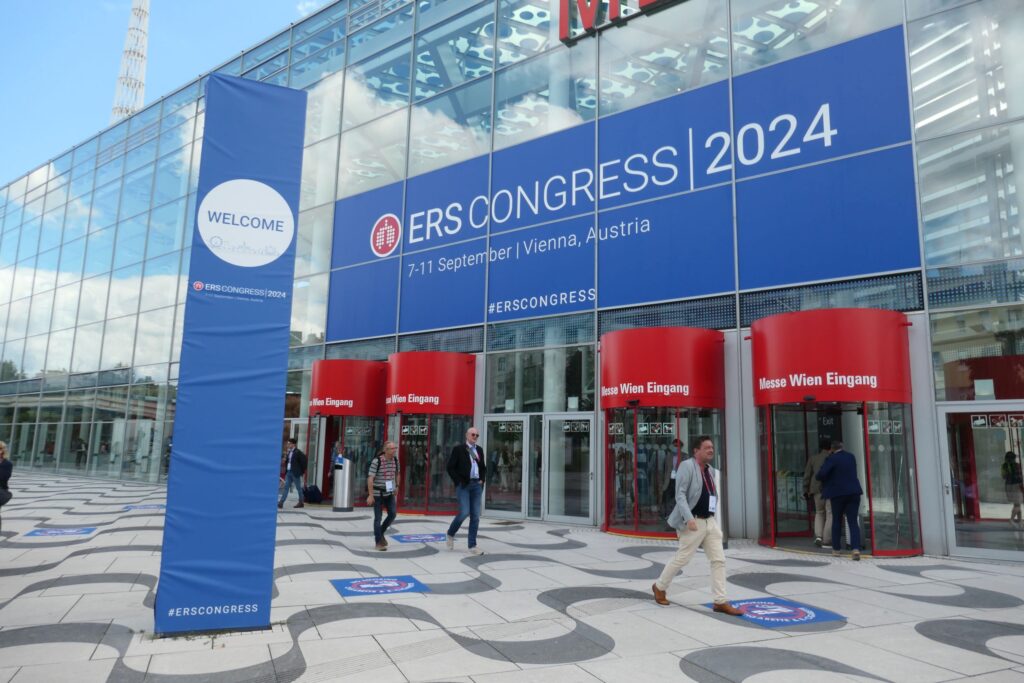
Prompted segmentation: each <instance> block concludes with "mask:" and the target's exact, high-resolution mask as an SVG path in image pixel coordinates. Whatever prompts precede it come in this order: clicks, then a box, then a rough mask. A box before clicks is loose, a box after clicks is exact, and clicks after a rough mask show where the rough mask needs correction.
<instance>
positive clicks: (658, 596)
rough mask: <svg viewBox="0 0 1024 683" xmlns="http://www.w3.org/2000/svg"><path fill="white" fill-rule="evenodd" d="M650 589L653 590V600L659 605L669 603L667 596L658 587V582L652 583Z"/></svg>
mask: <svg viewBox="0 0 1024 683" xmlns="http://www.w3.org/2000/svg"><path fill="white" fill-rule="evenodd" d="M651 590H652V591H654V602H656V603H658V604H659V605H669V604H671V603H670V602H669V601H668V597H667V596H666V595H665V591H663V590H661V589H660V588H658V584H656V583H652V584H651Z"/></svg>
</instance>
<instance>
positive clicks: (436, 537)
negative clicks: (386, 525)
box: [391, 534, 445, 543]
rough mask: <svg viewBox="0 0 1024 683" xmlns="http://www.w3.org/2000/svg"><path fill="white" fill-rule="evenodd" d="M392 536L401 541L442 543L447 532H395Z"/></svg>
mask: <svg viewBox="0 0 1024 683" xmlns="http://www.w3.org/2000/svg"><path fill="white" fill-rule="evenodd" d="M391 538H393V539H395V540H396V541H398V542H399V543H440V542H441V541H443V540H444V539H445V534H395V535H394V536H392V537H391Z"/></svg>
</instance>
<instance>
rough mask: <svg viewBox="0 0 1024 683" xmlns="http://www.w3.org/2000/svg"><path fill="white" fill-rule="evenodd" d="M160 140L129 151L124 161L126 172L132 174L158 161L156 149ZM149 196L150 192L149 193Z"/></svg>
mask: <svg viewBox="0 0 1024 683" xmlns="http://www.w3.org/2000/svg"><path fill="white" fill-rule="evenodd" d="M158 142H159V141H158V140H157V139H156V138H155V137H154V138H153V139H152V140H150V141H149V142H147V143H146V144H144V145H140V146H138V147H136V148H135V149H132V150H129V152H128V154H126V155H125V159H124V170H125V173H130V172H131V171H134V170H135V169H137V168H139V167H141V166H145V165H146V164H148V163H150V162H151V161H153V160H154V159H156V148H157V144H158ZM147 194H148V192H147Z"/></svg>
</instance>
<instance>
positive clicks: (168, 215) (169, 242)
mask: <svg viewBox="0 0 1024 683" xmlns="http://www.w3.org/2000/svg"><path fill="white" fill-rule="evenodd" d="M184 227H185V200H184V198H182V199H179V200H178V201H175V202H171V203H170V204H165V205H164V206H161V207H160V208H158V209H153V211H152V212H151V213H150V214H149V245H148V251H147V255H148V256H159V255H160V254H166V253H167V252H169V251H176V250H178V249H181V247H182V245H183V239H184Z"/></svg>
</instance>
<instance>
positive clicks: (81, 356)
mask: <svg viewBox="0 0 1024 683" xmlns="http://www.w3.org/2000/svg"><path fill="white" fill-rule="evenodd" d="M102 342H103V323H95V324H93V325H84V326H82V327H79V328H78V330H77V332H76V334H75V354H74V356H73V357H72V360H71V371H72V372H95V371H96V370H98V369H99V366H100V349H101V348H102Z"/></svg>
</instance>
